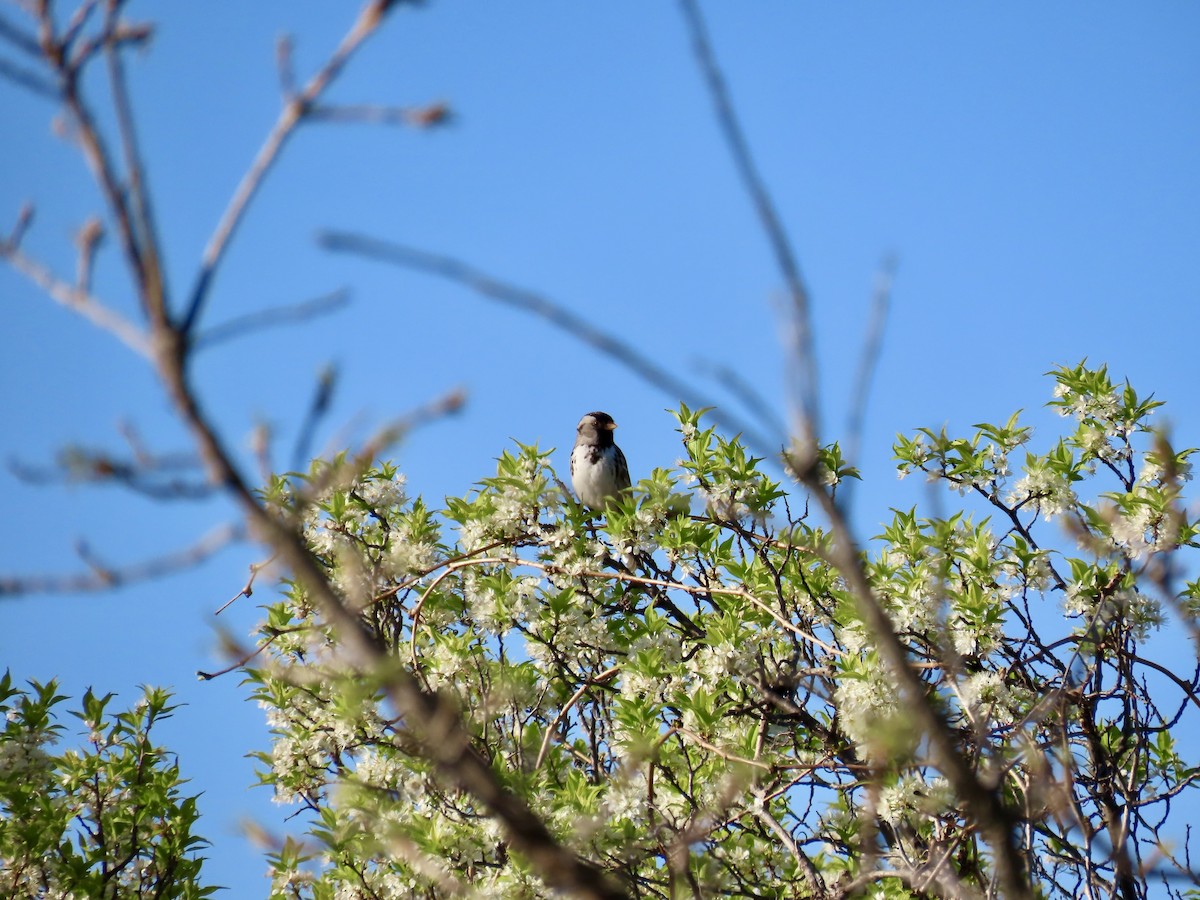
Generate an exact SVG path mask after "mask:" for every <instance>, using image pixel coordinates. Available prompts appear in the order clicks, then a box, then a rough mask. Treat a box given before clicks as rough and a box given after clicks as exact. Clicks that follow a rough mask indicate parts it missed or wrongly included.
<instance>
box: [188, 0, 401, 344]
mask: <svg viewBox="0 0 1200 900" xmlns="http://www.w3.org/2000/svg"><path fill="white" fill-rule="evenodd" d="M396 2H397V0H373V2H370V3H368V4H367V5H366V6H364V7H363V9H362V12H360V13H359V16H358V19H357V20H356V21H355V23H354V25H353V26H352V27H351V29H350V31H349V32H348V33H347V34H346V36H345V37H344V38H342V42H341V43H340V44H339V45H338V47H337V49H336V50H334V52H333V55H332V56H331V57H330V58H329V59H328V61H327V62H326V63H325V65H323V66H322V67H321V68H320V70H319V71H318V72H317V73H316V74H315V75H313V76H312V78H310V79H309V80H308V83H307V84H306V85H305V86H304V89H303V90H302V91H301V92H300V93H298V94H295V95H293V96H290V97H287V98H286V99H285V102H284V106H283V110H282V112H280V114H279V118H278V119H277V120H276V122H275V125H274V127H273V128H272V129H271V131H270V133H269V134H268V135H267V139H266V141H264V142H263V145H262V147H261V148H260V149H259V151H258V155H257V156H256V157H255V158H254V162H253V163H252V164H251V166H250V168H249V170H248V171H247V172H246V174H245V176H243V178H242V180H241V183H240V184H238V186H237V190H235V191H234V193H233V197H232V198H231V199H230V201H229V205H228V206H227V207H226V208H225V212H224V213H222V214H221V220H220V222H218V223H217V227H216V230H215V231H214V232H213V234H212V237H211V238H209V241H208V246H206V247H205V248H204V255H203V257H202V258H201V263H200V272H199V273H198V274H197V276H196V280H195V283H194V284H193V285H192V289H191V291H190V292H189V294H188V302H187V307H186V310H185V312H184V315H183V318H182V319H181V320H180V328H181V331H182V333H183V334H184V335H185V336H186V335H189V334H190V333H191V332H192V331H193V330H194V329H195V327H196V324H197V322H198V321H199V319H200V314H201V312H202V311H203V308H204V303H205V301H206V300H207V299H208V293H209V288H210V286H211V284H212V279H213V276H214V275H215V274H216V271H217V267H218V266H219V265H220V263H221V260H222V259H223V258H224V256H225V251H226V249H227V248H228V247H229V241H230V239H231V238H232V237H233V235H234V233H235V232H236V231H237V228H238V226H239V225H240V224H241V222H242V220H243V219H244V218H245V214H246V209H247V207H248V206H249V205H250V201H251V200H253V199H254V195H255V194H256V193H258V189H259V187H261V186H262V183H263V179H264V178H265V177H266V175H267V173H268V172H269V171H270V170H271V167H272V166H273V165H274V164H275V161H276V160H277V159H278V158H279V154H280V151H282V150H283V148H284V146H285V145H286V144H287V142H288V139H289V138H290V137H291V136H292V134H293V133H294V132H295V130H296V126H297V125H299V124H300V122H301V121H302V120H303V119H304V118H305V116H306V115H307V114H308V113H309V111H310V109H311V107H312V106H313V104H314V103H315V102H316V100H317V98H318V97H320V96H321V95H322V94H323V93H324V92H325V91H326V90H327V89H328V88H329V86H330V85H331V84H332V83H333V82H334V80H335V79H336V78H337V77H338V75H339V74H340V73H341V71H342V69H343V67H344V66H345V65H346V63H347V62H349V60H350V57H351V56H353V55H354V52H355V51H356V50H358V48H359V47H360V46H362V43H363V42H364V41H365V40H366V39H367V38H369V37H370V36H371V35H372V33H374V31H375V29H377V28H378V27H379V25H380V23H381V22H382V21H383V17H384V16H385V15H386V14H387V13H388V11H389V10H390V9H391V8H392V6H394V5H395V3H396Z"/></svg>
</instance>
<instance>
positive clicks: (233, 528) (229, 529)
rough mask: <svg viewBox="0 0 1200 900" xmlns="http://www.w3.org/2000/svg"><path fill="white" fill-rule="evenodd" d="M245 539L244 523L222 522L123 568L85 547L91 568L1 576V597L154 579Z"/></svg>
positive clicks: (93, 588)
mask: <svg viewBox="0 0 1200 900" xmlns="http://www.w3.org/2000/svg"><path fill="white" fill-rule="evenodd" d="M244 539H245V529H243V528H242V526H240V525H222V526H221V527H219V528H217V529H215V530H214V531H211V532H209V534H207V535H205V536H204V537H203V538H201V539H200V540H199V541H197V542H196V543H195V544H192V545H191V546H190V547H186V548H184V549H182V550H178V551H176V552H174V553H168V554H164V555H162V556H156V557H154V558H152V559H149V560H146V561H145V562H141V563H135V564H133V565H128V566H121V567H112V566H109V565H106V564H104V563H101V562H100V561H99V560H97V559H96V558H95V557H94V556H93V555H92V554H91V551H90V550H88V549H87V548H86V546H81V547H80V550H81V554H80V555H81V556H83V557H84V558H85V562H86V563H87V564H88V568H89V571H87V572H80V573H78V574H75V575H57V574H55V575H9V576H0V597H15V596H21V595H26V594H63V593H85V592H92V591H107V590H111V589H113V588H116V587H121V586H123V585H127V584H135V583H137V582H142V581H152V580H154V579H157V578H163V577H165V576H167V575H174V574H176V573H178V572H182V571H184V570H186V569H190V568H194V567H195V566H198V565H200V564H201V563H203V562H204V561H205V560H207V559H209V558H210V557H212V556H214V555H215V554H217V553H219V552H220V551H221V550H224V549H225V548H226V547H228V546H229V545H231V544H233V543H236V542H238V541H241V540H244Z"/></svg>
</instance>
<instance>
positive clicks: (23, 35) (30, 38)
mask: <svg viewBox="0 0 1200 900" xmlns="http://www.w3.org/2000/svg"><path fill="white" fill-rule="evenodd" d="M0 40H2V41H5V42H6V43H8V44H9V46H11V47H14V48H16V49H17V50H20V51H21V52H22V53H24V54H25V55H26V56H29V57H32V58H33V59H38V60H40V59H41V58H42V47H41V45H40V44H39V43H38V39H37V36H36V35H33V34H30V33H29V32H27V31H23V30H22V29H21V27H20V26H19V25H14V24H13V23H12V22H10V21H8V19H6V18H4V17H3V16H0Z"/></svg>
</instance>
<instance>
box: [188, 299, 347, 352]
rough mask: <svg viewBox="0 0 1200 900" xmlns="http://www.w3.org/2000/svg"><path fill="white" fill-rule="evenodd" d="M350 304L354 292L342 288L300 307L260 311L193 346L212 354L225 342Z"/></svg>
mask: <svg viewBox="0 0 1200 900" xmlns="http://www.w3.org/2000/svg"><path fill="white" fill-rule="evenodd" d="M349 303H350V291H349V290H348V289H347V288H338V289H337V290H336V291H332V292H330V293H328V294H322V295H321V296H319V297H314V298H312V299H311V300H305V301H303V302H300V303H290V304H286V305H282V306H272V307H268V308H267V309H260V310H256V311H254V312H251V313H246V314H245V315H244V316H238V317H236V318H233V319H230V320H228V321H227V322H222V323H221V324H219V325H214V326H213V327H211V328H208V329H206V330H204V331H202V332H200V333H199V334H197V335H196V336H195V338H194V339H193V340H192V346H193V347H195V348H196V349H197V350H208V349H209V348H211V347H214V346H216V345H217V344H220V343H221V342H222V341H229V340H234V339H236V338H241V337H245V336H246V335H248V334H252V333H254V332H255V331H259V330H261V329H264V328H275V327H278V326H280V325H292V324H297V323H302V322H308V321H311V320H312V319H315V318H317V317H318V316H324V315H328V314H329V313H333V312H337V311H338V310H340V309H344V308H345V307H346V306H347V305H349Z"/></svg>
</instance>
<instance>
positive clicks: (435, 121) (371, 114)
mask: <svg viewBox="0 0 1200 900" xmlns="http://www.w3.org/2000/svg"><path fill="white" fill-rule="evenodd" d="M309 118H311V119H312V120H313V121H316V122H343V123H350V122H366V123H369V124H373V125H407V126H409V127H411V128H437V127H441V126H445V125H449V124H451V123H452V122H453V121H454V113H453V112H452V111H451V109H450V106H449V104H447V103H444V102H442V101H438V102H435V103H428V104H426V105H424V106H376V105H365V104H359V105H354V106H350V105H344V104H342V105H338V106H314V107H313V108H312V109H311V110H309Z"/></svg>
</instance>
